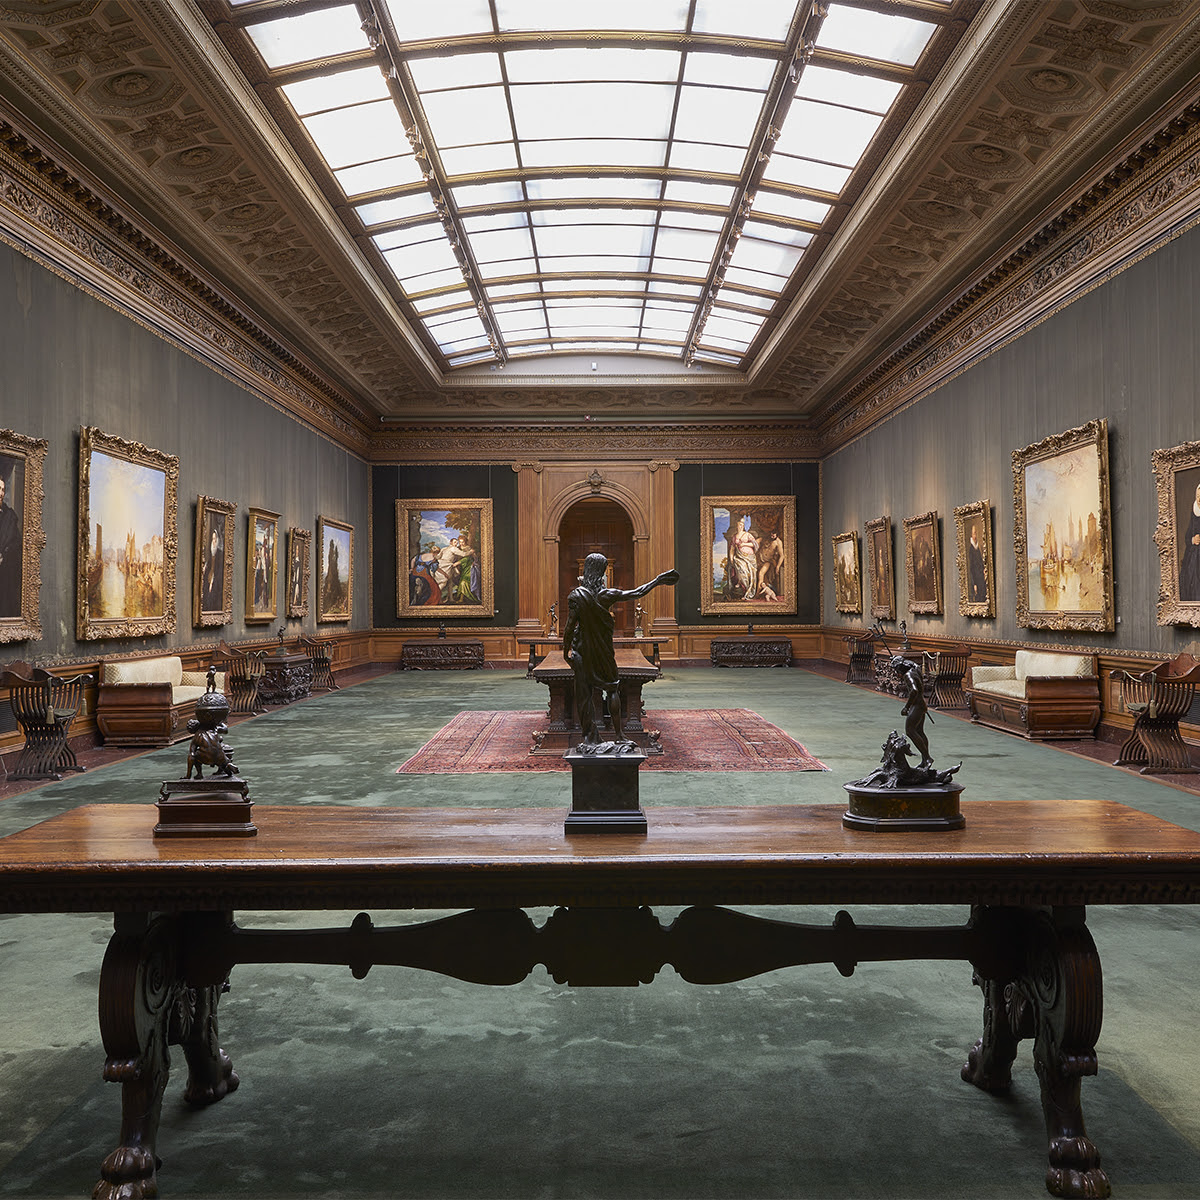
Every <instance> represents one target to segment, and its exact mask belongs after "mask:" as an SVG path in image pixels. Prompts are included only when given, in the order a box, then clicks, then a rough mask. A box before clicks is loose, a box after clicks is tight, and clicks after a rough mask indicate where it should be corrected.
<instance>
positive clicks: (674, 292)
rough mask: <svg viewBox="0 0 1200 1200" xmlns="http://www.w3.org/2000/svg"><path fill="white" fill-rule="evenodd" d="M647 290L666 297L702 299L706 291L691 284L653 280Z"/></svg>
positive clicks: (668, 280)
mask: <svg viewBox="0 0 1200 1200" xmlns="http://www.w3.org/2000/svg"><path fill="white" fill-rule="evenodd" d="M646 290H647V291H648V292H652V293H655V294H658V295H664V296H687V297H695V298H696V299H699V298H700V295H701V293H702V292H703V291H704V289H703V288H702V287H696V286H695V285H694V284H691V283H676V282H675V281H674V280H670V279H651V280H650V282H649V283H648V284H647V285H646Z"/></svg>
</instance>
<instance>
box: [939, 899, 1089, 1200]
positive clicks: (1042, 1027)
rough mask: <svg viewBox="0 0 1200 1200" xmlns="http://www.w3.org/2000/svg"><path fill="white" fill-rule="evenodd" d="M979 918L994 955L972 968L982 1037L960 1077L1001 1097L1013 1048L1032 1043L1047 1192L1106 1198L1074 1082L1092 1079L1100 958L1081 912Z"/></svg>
mask: <svg viewBox="0 0 1200 1200" xmlns="http://www.w3.org/2000/svg"><path fill="white" fill-rule="evenodd" d="M977 916H979V917H983V918H984V919H985V921H986V922H987V923H988V924H989V925H990V926H991V928H990V929H988V930H987V934H988V937H990V938H992V949H993V950H997V949H998V950H999V952H998V953H995V954H994V955H985V956H984V958H986V959H987V961H986V962H984V961H981V962H980V963H977V964H976V967H977V969H976V980H977V982H979V983H980V984H981V985H982V987H983V989H984V997H985V1000H984V1036H983V1038H981V1039H980V1041H979V1042H978V1043H976V1045H975V1047H974V1048H973V1049H972V1051H971V1053H970V1056H969V1058H968V1061H967V1064H966V1066H964V1067H963V1070H962V1077H963V1079H965V1080H966V1081H967V1082H968V1083H974V1084H976V1085H977V1086H979V1087H982V1088H985V1089H987V1090H989V1091H999V1090H1003V1089H1004V1088H1005V1087H1006V1086H1007V1085H1008V1079H1009V1067H1010V1066H1011V1064H1012V1062H1013V1059H1014V1058H1015V1056H1016V1045H1017V1042H1018V1041H1019V1040H1020V1039H1021V1038H1025V1037H1032V1038H1033V1039H1034V1044H1033V1059H1034V1067H1035V1068H1036V1070H1037V1075H1038V1080H1039V1082H1040V1084H1041V1095H1042V1112H1043V1115H1044V1116H1045V1120H1046V1135H1047V1139H1048V1142H1049V1167H1048V1169H1047V1171H1046V1188H1047V1190H1048V1191H1049V1192H1050V1193H1051V1195H1054V1196H1082V1197H1105V1196H1109V1195H1111V1188H1110V1186H1109V1182H1108V1176H1107V1175H1106V1174H1105V1172H1104V1171H1103V1169H1102V1168H1101V1166H1100V1153H1099V1151H1098V1150H1097V1149H1096V1147H1095V1146H1094V1145H1093V1144H1092V1142H1091V1140H1090V1139H1089V1138H1088V1136H1087V1132H1086V1130H1085V1128H1084V1122H1083V1110H1082V1108H1081V1106H1080V1080H1081V1079H1082V1078H1083V1076H1084V1075H1094V1074H1095V1073H1096V1041H1097V1039H1098V1038H1099V1036H1100V1024H1101V1019H1102V1015H1103V987H1102V977H1101V971H1100V956H1099V954H1097V952H1096V945H1095V943H1094V942H1093V941H1092V936H1091V934H1090V933H1089V932H1088V930H1087V926H1086V925H1085V924H1084V912H1083V909H1081V908H1080V909H1055V910H1054V911H1053V912H1052V913H1051V912H1047V911H1036V912H1035V911H1029V910H1019V909H1008V910H996V909H992V910H988V911H986V912H984V913H981V914H977ZM993 935H999V936H998V939H997V938H996V937H993ZM1006 976H1009V978H1008V979H1006V978H1005V977H1006Z"/></svg>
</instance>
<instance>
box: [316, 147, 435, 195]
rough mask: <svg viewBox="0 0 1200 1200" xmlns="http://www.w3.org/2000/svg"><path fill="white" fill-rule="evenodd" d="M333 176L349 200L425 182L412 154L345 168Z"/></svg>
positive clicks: (335, 172)
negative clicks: (370, 193)
mask: <svg viewBox="0 0 1200 1200" xmlns="http://www.w3.org/2000/svg"><path fill="white" fill-rule="evenodd" d="M333 174H334V178H335V179H337V181H338V183H339V184H340V185H341V188H342V191H343V192H345V193H346V196H347V197H348V198H349V199H353V198H354V197H355V196H363V195H366V194H367V193H368V192H382V191H384V190H386V189H390V188H397V187H404V186H406V185H407V184H411V183H422V182H423V181H424V177H423V176H422V174H421V168H420V167H419V166H418V165H417V160H416V158H415V157H414V156H413V155H412V154H398V155H396V157H395V158H381V159H379V160H378V161H376V162H369V163H361V164H360V165H358V166H356V167H343V168H342V169H341V170H340V171H334V173H333Z"/></svg>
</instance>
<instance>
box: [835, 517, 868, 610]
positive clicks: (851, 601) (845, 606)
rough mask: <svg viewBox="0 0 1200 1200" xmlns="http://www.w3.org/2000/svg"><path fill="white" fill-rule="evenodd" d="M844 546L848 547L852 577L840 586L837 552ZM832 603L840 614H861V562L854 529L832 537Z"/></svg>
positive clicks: (839, 555) (840, 577) (856, 534)
mask: <svg viewBox="0 0 1200 1200" xmlns="http://www.w3.org/2000/svg"><path fill="white" fill-rule="evenodd" d="M845 545H849V546H850V552H851V555H852V556H853V560H854V575H853V578H852V579H850V580H847V581H846V584H845V586H842V576H841V575H840V574H839V572H838V564H839V563H840V562H841V558H842V556H841V554H840V553H839V550H840V548H841V547H843V546H845ZM851 593H852V594H851ZM833 603H834V607H835V608H836V609H837V611H838V612H840V613H861V612H862V560H861V558H860V556H859V550H858V532H857V530H854V529H851V530H849V531H848V532H846V533H837V534H834V536H833Z"/></svg>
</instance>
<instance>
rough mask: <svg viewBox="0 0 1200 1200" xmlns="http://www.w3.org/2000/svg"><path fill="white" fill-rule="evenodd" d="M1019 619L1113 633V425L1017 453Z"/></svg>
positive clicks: (1026, 624) (1032, 624)
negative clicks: (1110, 434) (1110, 467)
mask: <svg viewBox="0 0 1200 1200" xmlns="http://www.w3.org/2000/svg"><path fill="white" fill-rule="evenodd" d="M1012 468H1013V555H1014V559H1015V563H1016V574H1017V624H1018V625H1020V626H1022V627H1023V628H1026V629H1060V630H1062V629H1077V630H1081V631H1089V632H1095V633H1100V632H1111V631H1112V630H1113V628H1114V627H1115V625H1114V606H1113V565H1112V519H1111V509H1110V507H1109V475H1108V422H1107V421H1106V420H1104V419H1103V418H1101V419H1099V420H1095V421H1089V422H1088V423H1087V424H1086V425H1080V426H1078V427H1077V428H1075V429H1068V430H1066V431H1065V432H1063V433H1057V434H1054V435H1052V436H1051V437H1047V438H1043V439H1042V440H1041V441H1040V442H1034V443H1033V445H1031V446H1026V447H1025V448H1024V449H1023V450H1014V451H1013V452H1012Z"/></svg>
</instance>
